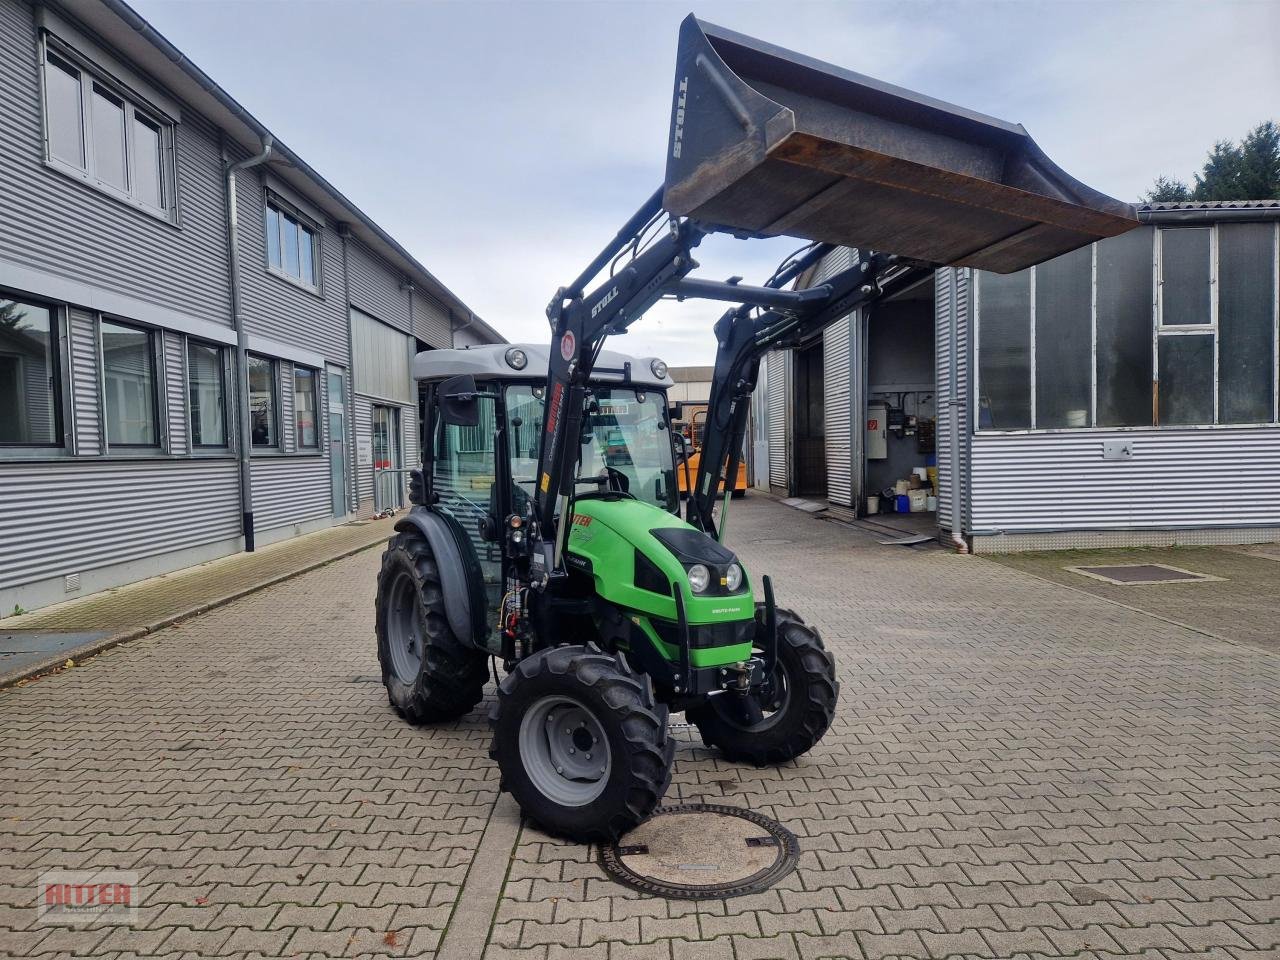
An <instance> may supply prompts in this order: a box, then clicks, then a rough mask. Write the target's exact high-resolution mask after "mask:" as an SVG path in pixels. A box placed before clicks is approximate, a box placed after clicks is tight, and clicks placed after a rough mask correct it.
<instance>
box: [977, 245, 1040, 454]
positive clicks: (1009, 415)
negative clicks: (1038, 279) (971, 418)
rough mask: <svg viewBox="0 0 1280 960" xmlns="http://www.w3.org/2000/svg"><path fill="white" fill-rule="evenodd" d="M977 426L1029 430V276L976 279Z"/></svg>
mask: <svg viewBox="0 0 1280 960" xmlns="http://www.w3.org/2000/svg"><path fill="white" fill-rule="evenodd" d="M978 284H979V286H978V297H979V301H978V304H979V306H978V346H979V356H978V390H979V397H978V404H979V408H980V410H979V421H978V426H979V427H983V428H990V429H996V430H1011V429H1017V428H1019V427H1029V426H1031V271H1030V270H1022V271H1020V272H1018V273H1011V274H1008V275H1007V276H1005V275H1001V274H998V273H979V274H978Z"/></svg>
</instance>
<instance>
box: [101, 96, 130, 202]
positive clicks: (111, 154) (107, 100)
mask: <svg viewBox="0 0 1280 960" xmlns="http://www.w3.org/2000/svg"><path fill="white" fill-rule="evenodd" d="M124 165H125V160H124V104H123V103H121V102H120V100H118V99H117V98H116V97H113V96H112V95H111V94H110V93H108V92H107V91H106V90H104V89H103V88H102V87H100V86H98V85H97V84H96V83H95V84H94V85H93V172H94V175H95V176H96V177H97V178H98V179H99V180H101V181H102V182H103V183H107V184H110V185H111V186H113V187H116V188H118V189H120V190H127V189H128V188H129V184H128V181H127V180H126V179H125V173H124Z"/></svg>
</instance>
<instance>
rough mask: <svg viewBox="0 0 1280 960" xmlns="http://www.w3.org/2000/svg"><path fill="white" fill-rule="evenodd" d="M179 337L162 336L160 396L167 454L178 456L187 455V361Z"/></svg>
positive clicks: (180, 336)
mask: <svg viewBox="0 0 1280 960" xmlns="http://www.w3.org/2000/svg"><path fill="white" fill-rule="evenodd" d="M185 345H186V341H185V340H183V338H182V335H181V334H177V333H171V332H166V333H165V334H164V397H165V412H166V414H167V415H168V419H167V430H166V433H167V434H168V440H169V452H170V453H172V454H175V455H178V456H181V455H183V454H186V453H189V452H190V446H189V444H188V440H187V433H188V427H187V376H186V371H187V358H186V356H185V354H186V350H185V349H184V347H185Z"/></svg>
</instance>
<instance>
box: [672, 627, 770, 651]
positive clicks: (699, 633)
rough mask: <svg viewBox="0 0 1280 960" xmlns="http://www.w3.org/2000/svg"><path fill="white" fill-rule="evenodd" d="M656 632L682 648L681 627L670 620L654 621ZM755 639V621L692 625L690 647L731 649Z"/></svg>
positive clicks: (698, 648) (690, 628)
mask: <svg viewBox="0 0 1280 960" xmlns="http://www.w3.org/2000/svg"><path fill="white" fill-rule="evenodd" d="M651 622H652V624H653V628H654V630H656V631H657V634H658V636H659V637H660V638H661V639H662V640H663V641H665V642H666V643H669V644H671V645H672V646H674V647H677V648H678V647H679V646H680V627H679V625H678V624H675V623H672V622H671V621H670V620H656V619H655V620H653V621H651ZM754 637H755V621H754V620H733V621H729V622H727V623H709V624H690V625H689V646H690V648H692V649H696V650H706V649H709V648H711V647H729V646H733V645H734V644H739V643H747V642H749V641H750V640H752V639H754Z"/></svg>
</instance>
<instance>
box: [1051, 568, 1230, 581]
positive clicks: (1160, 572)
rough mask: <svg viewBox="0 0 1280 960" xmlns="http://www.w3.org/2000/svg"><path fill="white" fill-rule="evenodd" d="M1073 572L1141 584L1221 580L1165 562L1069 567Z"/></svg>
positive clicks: (1104, 579) (1095, 578)
mask: <svg viewBox="0 0 1280 960" xmlns="http://www.w3.org/2000/svg"><path fill="white" fill-rule="evenodd" d="M1066 569H1067V570H1069V571H1070V572H1072V573H1078V574H1080V575H1081V576H1085V577H1092V578H1093V579H1094V580H1101V581H1103V582H1104V583H1115V584H1120V585H1121V586H1141V585H1143V584H1148V583H1190V582H1194V581H1198V580H1221V579H1222V578H1221V577H1212V576H1210V575H1209V574H1207V573H1196V572H1195V571H1193V570H1183V569H1182V568H1180V567H1170V566H1168V565H1167V564H1163V563H1117V564H1110V565H1106V566H1096V567H1067V568H1066Z"/></svg>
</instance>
